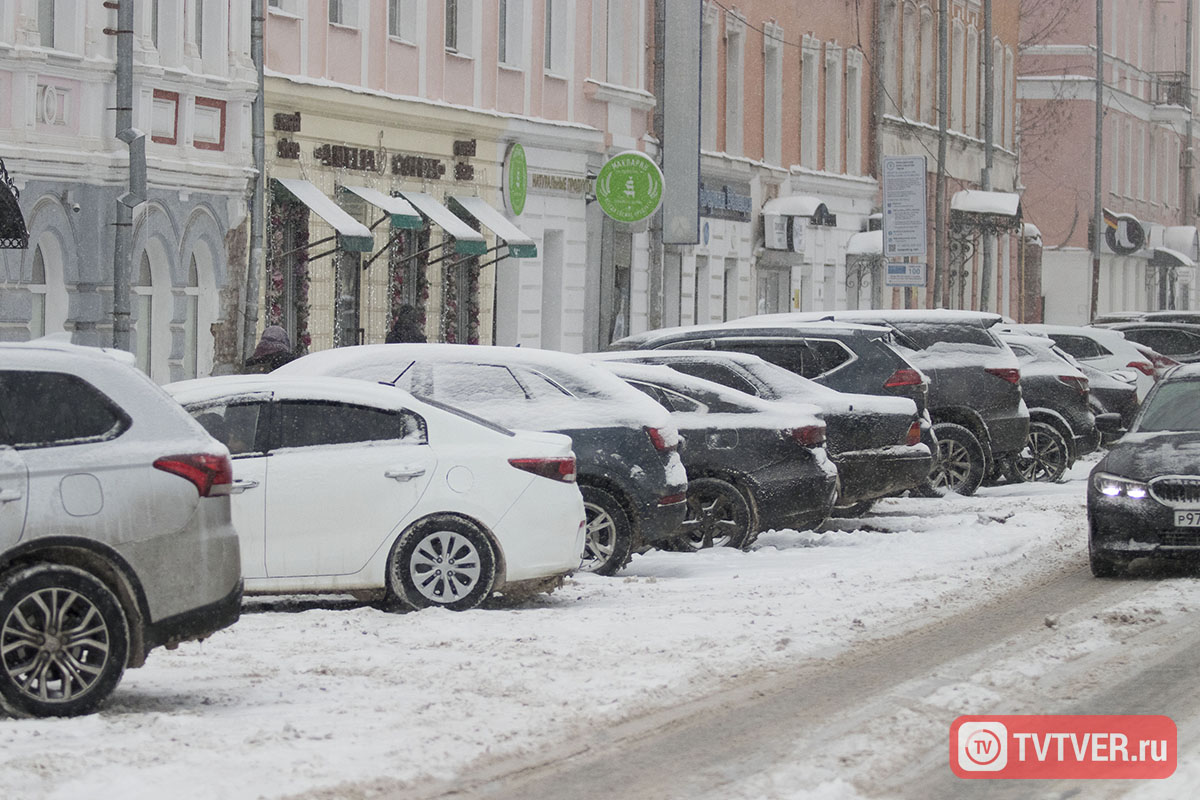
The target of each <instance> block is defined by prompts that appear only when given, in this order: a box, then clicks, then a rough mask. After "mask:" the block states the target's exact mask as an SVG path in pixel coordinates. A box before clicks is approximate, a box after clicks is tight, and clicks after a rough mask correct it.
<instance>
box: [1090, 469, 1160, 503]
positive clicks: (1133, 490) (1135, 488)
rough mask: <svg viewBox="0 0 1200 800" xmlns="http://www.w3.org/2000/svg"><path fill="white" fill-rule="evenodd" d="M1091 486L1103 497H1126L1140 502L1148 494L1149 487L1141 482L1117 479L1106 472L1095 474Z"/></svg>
mask: <svg viewBox="0 0 1200 800" xmlns="http://www.w3.org/2000/svg"><path fill="white" fill-rule="evenodd" d="M1092 485H1093V486H1095V487H1096V491H1098V492H1099V493H1100V494H1102V495H1104V496H1105V497H1128V498H1129V499H1130V500H1141V499H1142V498H1144V497H1147V496H1149V494H1150V487H1149V486H1147V485H1146V484H1144V483H1142V482H1141V481H1131V480H1129V479H1128V478H1119V477H1117V476H1116V475H1109V474H1108V473H1106V472H1098V473H1096V474H1095V475H1094V476H1093V477H1092Z"/></svg>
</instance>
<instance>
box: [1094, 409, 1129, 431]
mask: <svg viewBox="0 0 1200 800" xmlns="http://www.w3.org/2000/svg"><path fill="white" fill-rule="evenodd" d="M1096 430H1098V431H1100V432H1101V433H1111V434H1115V435H1118V436H1119V435H1120V434H1123V433H1125V429H1124V428H1122V427H1121V415H1120V414H1116V413H1111V412H1110V413H1108V414H1097V415H1096Z"/></svg>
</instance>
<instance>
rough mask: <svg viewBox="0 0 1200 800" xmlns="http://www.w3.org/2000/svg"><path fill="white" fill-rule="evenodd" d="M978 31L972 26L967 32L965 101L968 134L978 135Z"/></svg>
mask: <svg viewBox="0 0 1200 800" xmlns="http://www.w3.org/2000/svg"><path fill="white" fill-rule="evenodd" d="M979 75H980V67H979V31H977V30H975V28H974V27H972V28H971V29H970V31H969V32H968V33H967V101H966V123H965V125H966V127H965V128H964V130H965V132H966V134H967V135H968V136H979V114H978V112H979Z"/></svg>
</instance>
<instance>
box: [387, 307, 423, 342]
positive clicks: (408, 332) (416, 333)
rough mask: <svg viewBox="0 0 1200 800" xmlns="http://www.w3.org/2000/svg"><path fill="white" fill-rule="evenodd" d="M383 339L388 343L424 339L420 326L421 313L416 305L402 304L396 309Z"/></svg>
mask: <svg viewBox="0 0 1200 800" xmlns="http://www.w3.org/2000/svg"><path fill="white" fill-rule="evenodd" d="M384 341H385V342H387V343H388V344H395V343H396V342H424V341H426V339H425V331H424V330H423V329H422V327H421V315H420V312H419V311H417V308H416V306H410V305H403V306H400V307H399V308H398V309H396V318H395V319H393V320H392V327H391V330H389V331H388V332H387V336H386V337H385V338H384Z"/></svg>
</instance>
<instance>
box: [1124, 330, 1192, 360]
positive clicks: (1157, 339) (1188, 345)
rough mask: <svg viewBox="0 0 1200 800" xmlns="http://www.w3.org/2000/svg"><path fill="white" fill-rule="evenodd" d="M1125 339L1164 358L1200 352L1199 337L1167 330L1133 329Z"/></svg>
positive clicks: (1186, 332) (1127, 332)
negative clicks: (1148, 348)
mask: <svg viewBox="0 0 1200 800" xmlns="http://www.w3.org/2000/svg"><path fill="white" fill-rule="evenodd" d="M1125 338H1127V339H1132V340H1134V341H1135V342H1140V343H1141V344H1144V345H1146V346H1147V347H1150V348H1153V349H1155V350H1157V351H1158V352H1160V353H1162V354H1163V355H1165V356H1186V355H1191V354H1192V353H1195V352H1198V351H1200V336H1197V335H1195V334H1193V333H1191V332H1189V331H1178V330H1170V329H1167V328H1135V329H1132V330H1127V331H1125Z"/></svg>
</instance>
